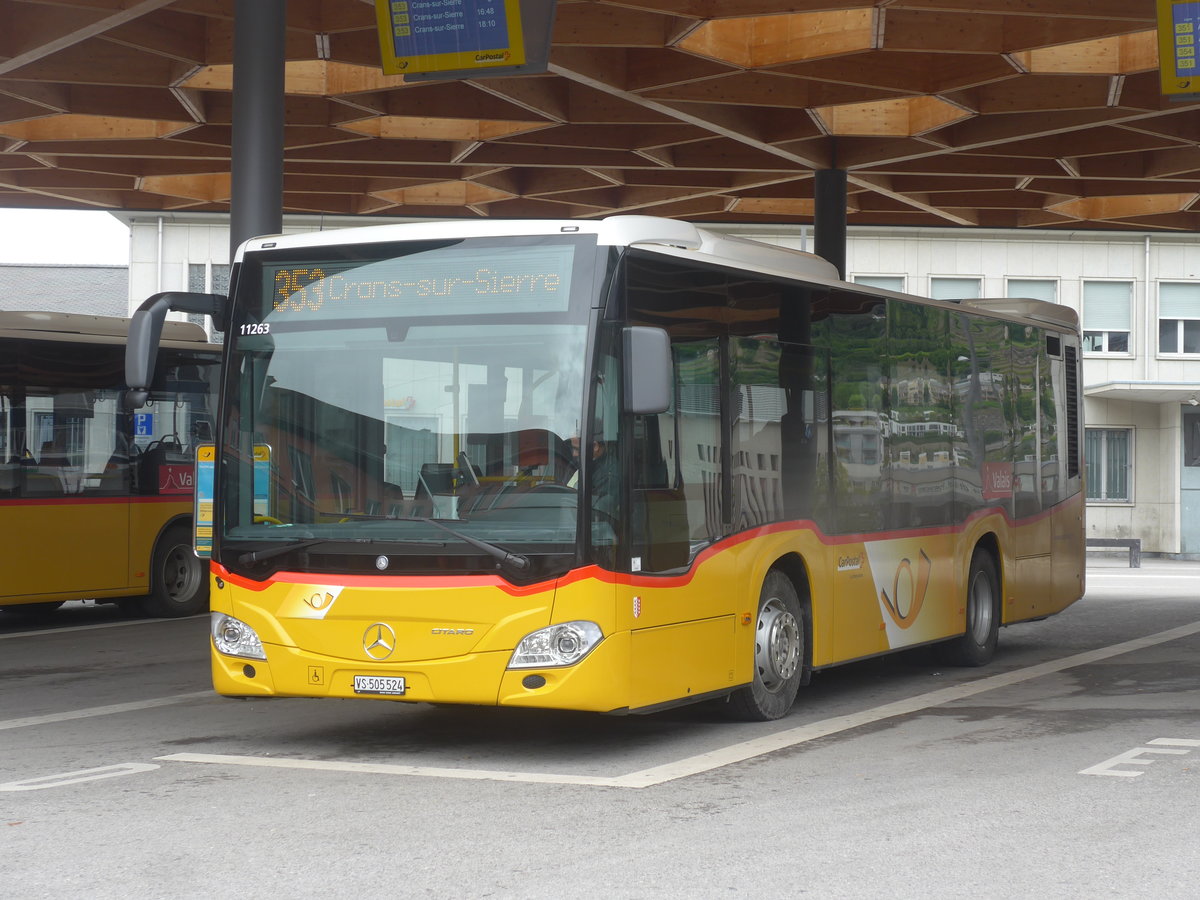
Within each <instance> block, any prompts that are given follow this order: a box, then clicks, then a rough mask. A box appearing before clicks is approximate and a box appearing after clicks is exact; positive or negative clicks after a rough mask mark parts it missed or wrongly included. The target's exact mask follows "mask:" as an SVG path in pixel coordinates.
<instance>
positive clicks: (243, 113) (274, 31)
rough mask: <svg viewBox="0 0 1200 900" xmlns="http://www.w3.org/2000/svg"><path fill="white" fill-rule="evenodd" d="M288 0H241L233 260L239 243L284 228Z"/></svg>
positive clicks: (237, 9) (237, 11)
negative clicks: (285, 32)
mask: <svg viewBox="0 0 1200 900" xmlns="http://www.w3.org/2000/svg"><path fill="white" fill-rule="evenodd" d="M286 19H287V0H236V3H235V5H234V22H233V29H234V33H233V160H232V175H233V177H232V187H231V191H232V197H231V200H230V204H229V206H230V223H229V229H230V230H229V249H230V262H232V261H233V253H234V251H236V250H237V247H238V245H239V244H241V243H242V241H244V240H246V239H247V238H252V237H254V236H255V235H259V234H277V233H278V232H279V231H280V230H281V229H282V228H283V63H284V57H285V53H284V23H285V22H286Z"/></svg>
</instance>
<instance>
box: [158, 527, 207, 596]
mask: <svg viewBox="0 0 1200 900" xmlns="http://www.w3.org/2000/svg"><path fill="white" fill-rule="evenodd" d="M150 578H151V581H150V595H149V596H147V597H146V598H144V599H143V600H142V611H143V612H145V613H146V615H148V616H155V617H158V618H163V619H174V618H178V617H180V616H194V615H196V614H197V613H201V612H203V611H204V609H205V608H206V607H207V606H208V567H207V566H206V565H205V564H204V560H202V559H200V557H198V556H196V554H195V553H194V552H193V551H192V534H191V530H190V529H189V528H187V527H186V526H183V525H173V526H171V527H170V528H168V529H167V530H166V531H164V532H163V534H162V536H161V537H160V538H159V539H158V543H157V544H155V545H154V556H153V562H152V563H151V570H150Z"/></svg>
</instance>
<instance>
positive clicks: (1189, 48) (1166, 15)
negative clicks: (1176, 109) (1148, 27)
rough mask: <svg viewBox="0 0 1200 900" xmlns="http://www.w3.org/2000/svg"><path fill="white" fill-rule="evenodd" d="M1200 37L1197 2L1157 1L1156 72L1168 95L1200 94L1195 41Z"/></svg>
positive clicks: (1199, 11)
mask: <svg viewBox="0 0 1200 900" xmlns="http://www.w3.org/2000/svg"><path fill="white" fill-rule="evenodd" d="M1197 37H1200V2H1197V0H1158V71H1159V79H1160V82H1161V85H1162V92H1163V93H1164V94H1166V95H1168V96H1176V97H1178V96H1182V95H1188V94H1200V69H1197V62H1196V41H1197Z"/></svg>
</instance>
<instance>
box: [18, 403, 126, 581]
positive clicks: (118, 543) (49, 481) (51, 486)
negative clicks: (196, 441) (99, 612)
mask: <svg viewBox="0 0 1200 900" xmlns="http://www.w3.org/2000/svg"><path fill="white" fill-rule="evenodd" d="M118 410H119V393H118V392H117V391H87V392H62V391H60V392H57V393H46V394H41V395H38V396H34V395H33V394H30V395H29V396H28V397H27V398H26V403H25V410H24V413H25V423H26V433H25V436H24V448H23V449H22V454H21V455H22V459H21V463H20V466H19V476H18V478H17V484H16V491H15V494H16V496H15V498H14V500H13V501H10V502H9V503H7V504H5V505H6V506H7V507H8V508H7V510H6V519H7V520H8V521H7V523H6V528H5V534H6V540H5V542H4V548H5V556H7V557H9V559H8V560H7V561H6V566H5V572H6V573H8V575H9V578H8V586H7V588H6V590H5V594H7V595H10V596H15V597H21V598H25V599H28V598H33V597H37V596H39V595H43V594H64V593H69V594H74V595H76V596H78V597H88V596H95V594H94V593H92V592H102V591H111V590H114V589H120V588H124V587H126V586H127V576H126V572H127V568H128V564H127V554H128V549H127V548H128V529H129V505H128V497H127V493H128V487H127V485H128V481H129V476H128V474H127V469H128V463H127V462H126V461H124V460H119V459H118V454H119V451H118V449H117V447H116V438H115V436H116V434H117V427H116V426H117V422H118V420H119V418H120V417H119V414H118ZM122 468H123V469H124V470H125V474H121V470H122Z"/></svg>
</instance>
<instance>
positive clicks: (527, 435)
mask: <svg viewBox="0 0 1200 900" xmlns="http://www.w3.org/2000/svg"><path fill="white" fill-rule="evenodd" d="M517 469H518V470H519V471H520V472H521V474H522V475H533V474H535V472H534V470H535V469H541V470H542V471H541V472H540V473H537V474H541V475H545V476H547V477H549V478H552V479H554V480H555V481H559V482H565V481H566V480H567V479H568V478H569V477H570V476H571V473H572V471H574V469H575V457H574V454H573V453H572V452H571V445H570V444H568V443H567V442H566V441H565V440H564V439H563V438H561V437H559V436H558V435H557V434H555V433H554V432H553V431H550V430H549V429H546V428H526V429H523V430H522V431H518V432H517Z"/></svg>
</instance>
